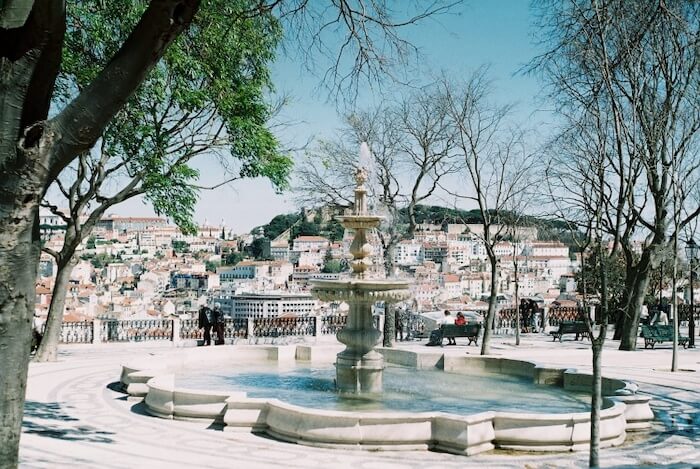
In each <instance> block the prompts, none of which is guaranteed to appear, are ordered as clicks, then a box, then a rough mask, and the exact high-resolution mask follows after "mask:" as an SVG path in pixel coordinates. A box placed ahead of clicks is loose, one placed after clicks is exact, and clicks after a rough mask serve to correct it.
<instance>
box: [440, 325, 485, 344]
mask: <svg viewBox="0 0 700 469" xmlns="http://www.w3.org/2000/svg"><path fill="white" fill-rule="evenodd" d="M479 331H481V324H464V325H462V326H457V325H455V324H443V325H441V326H440V335H441V337H440V344H442V339H445V338H456V337H466V338H467V339H469V345H471V344H472V342H473V343H474V344H475V345H478V341H479Z"/></svg>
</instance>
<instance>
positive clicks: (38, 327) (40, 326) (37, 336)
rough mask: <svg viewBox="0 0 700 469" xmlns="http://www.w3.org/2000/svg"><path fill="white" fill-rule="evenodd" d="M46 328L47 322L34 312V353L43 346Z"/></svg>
mask: <svg viewBox="0 0 700 469" xmlns="http://www.w3.org/2000/svg"><path fill="white" fill-rule="evenodd" d="M45 326H46V321H44V320H42V319H41V317H40V316H39V315H38V314H37V313H36V311H35V312H34V319H33V320H32V350H31V351H32V352H36V350H37V349H38V348H39V345H41V339H43V338H44V328H45Z"/></svg>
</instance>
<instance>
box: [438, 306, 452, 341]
mask: <svg viewBox="0 0 700 469" xmlns="http://www.w3.org/2000/svg"><path fill="white" fill-rule="evenodd" d="M456 323H457V319H455V320H454V321H453V320H452V313H450V310H449V309H446V310H445V316H444V317H443V318H442V320H440V322H438V325H442V324H456ZM447 345H457V342H455V338H454V337H448V338H447Z"/></svg>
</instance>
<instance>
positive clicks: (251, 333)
mask: <svg viewBox="0 0 700 469" xmlns="http://www.w3.org/2000/svg"><path fill="white" fill-rule="evenodd" d="M245 336H246V338H247V339H252V338H253V337H255V319H254V318H248V322H247V324H246V329H245Z"/></svg>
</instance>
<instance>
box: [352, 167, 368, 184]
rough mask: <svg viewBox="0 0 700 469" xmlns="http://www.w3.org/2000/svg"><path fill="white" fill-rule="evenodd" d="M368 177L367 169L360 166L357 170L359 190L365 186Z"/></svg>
mask: <svg viewBox="0 0 700 469" xmlns="http://www.w3.org/2000/svg"><path fill="white" fill-rule="evenodd" d="M368 177H369V175H368V173H367V168H365V167H364V166H358V167H357V169H355V182H357V187H358V188H360V187H362V186H364V184H365V182H367V178H368Z"/></svg>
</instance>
